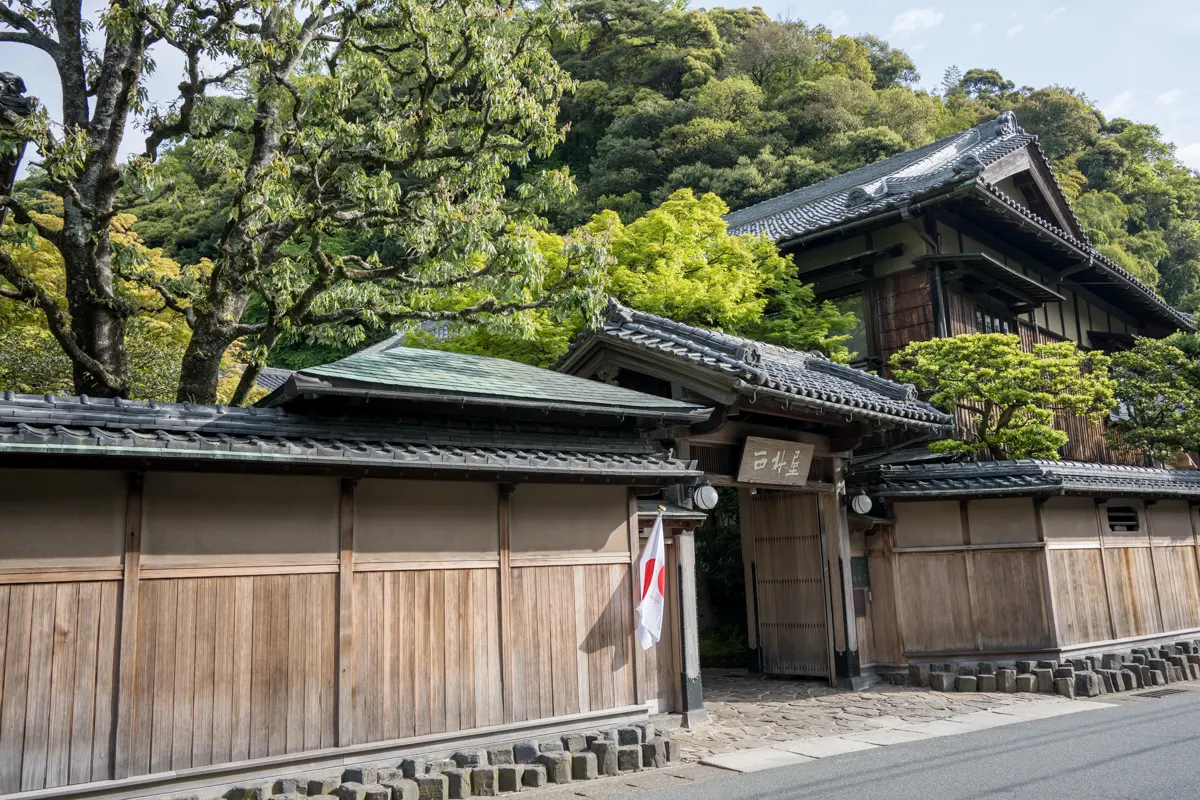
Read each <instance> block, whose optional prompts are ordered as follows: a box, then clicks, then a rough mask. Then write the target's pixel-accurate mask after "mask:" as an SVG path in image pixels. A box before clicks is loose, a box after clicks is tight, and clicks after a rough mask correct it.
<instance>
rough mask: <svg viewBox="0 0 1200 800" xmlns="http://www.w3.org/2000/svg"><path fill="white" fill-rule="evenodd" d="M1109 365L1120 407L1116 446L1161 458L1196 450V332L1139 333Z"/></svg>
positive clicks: (1199, 427)
mask: <svg viewBox="0 0 1200 800" xmlns="http://www.w3.org/2000/svg"><path fill="white" fill-rule="evenodd" d="M1112 367H1113V377H1114V379H1115V380H1116V384H1117V385H1116V397H1117V400H1118V401H1120V404H1121V406H1120V408H1121V412H1122V413H1121V414H1120V415H1119V416H1118V419H1116V420H1114V421H1113V429H1114V431H1113V432H1114V434H1115V435H1114V436H1113V437H1112V440H1113V445H1114V447H1116V448H1118V449H1121V450H1126V451H1133V452H1143V453H1148V454H1150V455H1152V456H1155V457H1157V458H1160V459H1164V460H1169V459H1171V458H1172V457H1173V456H1174V455H1175V454H1176V453H1178V452H1181V451H1182V452H1196V451H1200V335H1197V334H1194V333H1182V332H1180V333H1175V334H1172V335H1171V336H1168V337H1167V338H1165V339H1145V338H1139V339H1138V340H1137V342H1136V344H1134V346H1133V347H1132V348H1131V349H1130V350H1127V351H1124V352H1121V353H1116V354H1115V355H1113V357H1112Z"/></svg>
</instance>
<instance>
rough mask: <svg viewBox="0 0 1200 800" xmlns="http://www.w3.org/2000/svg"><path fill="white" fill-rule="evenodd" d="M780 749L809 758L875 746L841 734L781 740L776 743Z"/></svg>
mask: <svg viewBox="0 0 1200 800" xmlns="http://www.w3.org/2000/svg"><path fill="white" fill-rule="evenodd" d="M777 747H778V748H779V749H780V750H787V751H788V752H789V753H799V754H800V755H802V756H809V757H810V758H828V757H829V756H840V755H841V754H842V753H853V752H856V751H858V750H871V749H873V748H874V747H875V745H873V744H867V743H866V742H856V741H853V740H851V739H847V738H845V737H843V736H825V737H822V738H819V739H800V740H798V741H795V742H783V743H782V744H779V745H777Z"/></svg>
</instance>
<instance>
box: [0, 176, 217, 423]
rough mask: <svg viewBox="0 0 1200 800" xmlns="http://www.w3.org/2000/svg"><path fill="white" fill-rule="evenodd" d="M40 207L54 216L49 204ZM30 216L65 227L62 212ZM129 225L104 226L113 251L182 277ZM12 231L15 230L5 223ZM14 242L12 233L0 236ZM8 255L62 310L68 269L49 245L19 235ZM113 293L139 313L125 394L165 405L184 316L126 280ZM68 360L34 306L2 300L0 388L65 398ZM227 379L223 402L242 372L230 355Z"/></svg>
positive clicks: (131, 322)
mask: <svg viewBox="0 0 1200 800" xmlns="http://www.w3.org/2000/svg"><path fill="white" fill-rule="evenodd" d="M44 205H46V206H48V207H49V208H51V209H53V210H57V209H55V206H56V204H55V202H54V200H53V199H50V200H49V201H48V202H45V203H44ZM29 213H30V215H31V216H32V218H33V219H35V220H37V222H38V224H40V225H42V226H44V227H45V228H46V229H48V230H52V231H53V230H59V229H61V227H62V218H61V213H42V212H39V211H35V210H31V211H30V212H29ZM133 222H134V219H133V217H132V216H130V215H128V214H120V215H118V216H116V217H114V218H113V220H112V222H110V223H109V231H110V235H111V237H112V241H113V242H114V244H115V245H116V246H117V249H118V252H125V253H135V254H137V256H138V258H139V259H140V260H141V261H142V262H143V264H144V265H145V266H144V268H145V269H146V270H147V271H149V272H150V273H152V274H154V275H156V276H158V277H160V278H161V279H162V280H170V279H172V278H175V277H177V276H178V275H179V272H180V268H179V265H178V264H176V263H175V262H174V261H172V260H171V259H169V258H166V257H164V256H163V255H162V252H161V251H160V250H156V249H151V248H147V247H146V246H145V245H144V244H143V243H142V241H141V239H140V237H138V235H137V234H136V233H134V232H133V231H132V230H131V227H132V224H133ZM7 227H8V228H9V229H11V228H13V227H14V226H13V225H12V224H11V223H10V224H9V225H8V226H7ZM5 233H7V234H9V235H10V236H11V237H12V238H14V239H16V238H17V237H16V232H15V231H12V230H8V231H5ZM18 241H19V242H20V243H19V244H14V245H13V246H12V248H11V250H10V251H9V257H10V258H11V259H12V261H13V263H14V264H15V265H16V266H17V268H18V269H20V270H21V271H22V273H23V274H26V275H29V276H31V279H32V280H35V281H36V282H37V284H38V285H39V286H42V287H44V288H45V291H46V293H47V295H48V296H49V297H50V298H51V299H52V301H53V302H54V303H55V305H56V307H57V308H59V309H63V308H65V306H66V297H65V289H66V271H65V269H64V265H63V259H62V255H61V254H60V252H59V251H58V249H57V248H55V247H54V246H53V245H52V244H51V243H50V242H48V241H46V240H45V239H43V238H41V237H38V236H33V237H22V238H20V239H19V240H18ZM114 291H115V292H116V294H117V296H118V297H119V298H120V299H121V301H122V302H124V303H127V304H128V305H129V306H130V307H131V308H134V309H136V312H135V313H134V314H133V315H132V316H130V317H129V318H128V319H127V320H126V328H127V330H126V358H127V361H128V365H129V394H130V396H132V397H136V398H139V399H154V400H170V399H173V398H174V397H175V389H176V385H177V383H178V380H179V365H180V363H181V359H182V357H183V353H184V350H185V349H186V347H187V343H188V339H189V336H190V331H189V330H188V327H187V325H186V323H185V322H184V320H183V318H182V317H180V316H179V315H178V314H176V313H174V312H173V311H170V310H169V309H165V308H163V306H162V303H161V301H160V300H159V297H158V295H157V293H156V292H154V290H153V289H149V288H147V287H145V286H141V285H139V284H137V283H134V282H131V281H119V282H118V283H117V284H116V285H115V286H114ZM71 366H72V365H71V360H70V359H69V358H68V357H67V355H66V353H65V352H63V350H62V348H61V347H59V346H58V345H57V343H56V342H55V340H54V336H53V335H52V334H51V332H50V329H49V328H48V326H47V323H46V315H45V314H44V313H43V312H42V310H41V309H39V308H38V307H37V306H36V305H30V304H28V303H25V302H20V301H17V300H10V299H4V298H0V386H3V387H4V388H5V389H11V390H13V391H17V392H25V393H30V394H44V393H52V394H63V393H69V392H70V391H71V388H72V372H71ZM224 366H225V373H226V375H227V377H226V378H225V379H224V380H223V381H222V383H221V386H220V395H221V397H222V398H224V399H228V398H229V396H230V395H231V394H232V392H233V389H234V386H235V385H236V383H237V379H238V375H239V373H240V370H238V369H237V368H236V365H235V364H234V363H233V362H232V358H230V357H229V356H227V358H226V363H225V365H224Z"/></svg>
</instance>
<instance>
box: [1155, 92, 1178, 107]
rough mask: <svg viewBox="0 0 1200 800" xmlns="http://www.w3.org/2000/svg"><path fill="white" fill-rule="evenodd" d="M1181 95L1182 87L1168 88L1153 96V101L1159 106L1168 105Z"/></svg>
mask: <svg viewBox="0 0 1200 800" xmlns="http://www.w3.org/2000/svg"><path fill="white" fill-rule="evenodd" d="M1181 97H1183V89H1168V90H1167V91H1165V92H1163V93H1162V94H1160V95H1159V96H1158V97H1156V98H1154V102H1156V103H1158V104H1159V105H1160V106H1169V105H1172V104H1173V103H1175V101H1176V100H1178V99H1179V98H1181Z"/></svg>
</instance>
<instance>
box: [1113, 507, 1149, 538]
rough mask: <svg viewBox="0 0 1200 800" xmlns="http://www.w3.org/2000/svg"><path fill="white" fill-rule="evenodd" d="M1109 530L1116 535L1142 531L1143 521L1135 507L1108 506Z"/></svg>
mask: <svg viewBox="0 0 1200 800" xmlns="http://www.w3.org/2000/svg"><path fill="white" fill-rule="evenodd" d="M1108 529H1109V530H1110V531H1113V532H1116V533H1125V532H1128V531H1137V530H1141V520H1140V519H1139V518H1138V512H1137V509H1136V508H1134V507H1133V506H1108Z"/></svg>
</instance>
